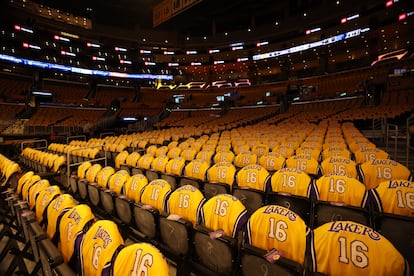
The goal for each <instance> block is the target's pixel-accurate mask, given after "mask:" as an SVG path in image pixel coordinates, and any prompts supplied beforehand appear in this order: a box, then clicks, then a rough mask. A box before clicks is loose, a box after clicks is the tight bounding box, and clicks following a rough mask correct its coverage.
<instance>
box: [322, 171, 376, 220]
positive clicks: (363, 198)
mask: <svg viewBox="0 0 414 276" xmlns="http://www.w3.org/2000/svg"><path fill="white" fill-rule="evenodd" d="M315 194H316V203H315V208H314V214H315V216H314V227H318V226H320V225H323V224H325V223H326V222H329V221H338V220H339V221H341V220H351V221H355V222H358V223H361V224H364V225H367V226H372V223H371V219H370V208H369V207H370V206H369V201H368V197H367V193H366V189H365V185H364V184H362V183H361V182H360V181H359V180H357V179H355V178H353V177H349V176H346V175H324V176H322V177H320V178H319V179H318V180H316V183H315Z"/></svg>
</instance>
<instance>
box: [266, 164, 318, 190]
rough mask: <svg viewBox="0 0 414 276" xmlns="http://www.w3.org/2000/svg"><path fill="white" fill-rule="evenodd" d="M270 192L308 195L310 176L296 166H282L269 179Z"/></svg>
mask: <svg viewBox="0 0 414 276" xmlns="http://www.w3.org/2000/svg"><path fill="white" fill-rule="evenodd" d="M270 183H271V187H272V192H276V193H286V194H290V195H296V196H302V197H309V196H310V188H311V187H310V183H311V178H310V177H309V175H308V174H307V173H305V172H303V171H300V170H297V169H296V168H283V169H281V170H280V171H277V172H275V173H274V174H273V175H272V178H271V180H270Z"/></svg>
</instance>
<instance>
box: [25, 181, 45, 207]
mask: <svg viewBox="0 0 414 276" xmlns="http://www.w3.org/2000/svg"><path fill="white" fill-rule="evenodd" d="M49 186H50V184H49V180H47V179H41V180H39V181H38V182H36V183H34V184H33V185H32V186H31V187H30V189H29V199H28V201H29V208H30V210H33V208H34V207H35V206H36V198H37V196H38V195H39V193H40V192H41V191H43V190H44V189H46V188H48V187H49Z"/></svg>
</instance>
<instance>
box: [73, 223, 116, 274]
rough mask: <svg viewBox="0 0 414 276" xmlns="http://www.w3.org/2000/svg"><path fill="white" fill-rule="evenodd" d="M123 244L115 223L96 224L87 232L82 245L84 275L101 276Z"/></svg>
mask: <svg viewBox="0 0 414 276" xmlns="http://www.w3.org/2000/svg"><path fill="white" fill-rule="evenodd" d="M123 244H124V240H123V239H122V236H121V234H120V233H119V230H118V226H117V225H116V224H115V223H114V222H113V221H110V220H99V221H97V222H95V223H94V224H93V225H92V227H91V228H90V229H89V230H88V232H86V234H85V237H84V239H83V241H82V245H81V260H82V266H81V267H82V268H83V271H82V272H83V273H82V275H84V276H89V275H90V276H92V275H101V273H102V269H103V268H104V266H105V265H107V263H108V262H110V261H111V260H112V257H113V255H114V253H115V251H116V250H117V249H118V248H119V247H120V246H122V245H123Z"/></svg>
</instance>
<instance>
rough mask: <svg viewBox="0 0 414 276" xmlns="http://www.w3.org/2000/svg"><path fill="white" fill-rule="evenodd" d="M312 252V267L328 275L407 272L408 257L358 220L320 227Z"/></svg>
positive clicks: (316, 230) (332, 223)
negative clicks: (405, 259)
mask: <svg viewBox="0 0 414 276" xmlns="http://www.w3.org/2000/svg"><path fill="white" fill-rule="evenodd" d="M311 251H312V252H311V256H312V270H313V271H315V272H316V271H317V272H321V273H324V274H326V275H332V276H335V275H372V276H377V275H404V270H405V261H404V258H403V257H402V256H401V254H400V253H399V252H398V251H397V250H396V249H395V247H394V246H393V245H392V244H391V242H389V241H388V240H387V239H386V238H385V237H383V236H381V235H380V234H379V233H377V232H375V231H374V230H373V229H371V228H369V227H368V226H365V225H362V224H359V223H356V222H352V221H334V222H328V223H326V224H324V225H322V226H320V227H318V228H316V229H315V230H314V233H313V239H312V242H311ZM378 252H380V254H379V253H378Z"/></svg>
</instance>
